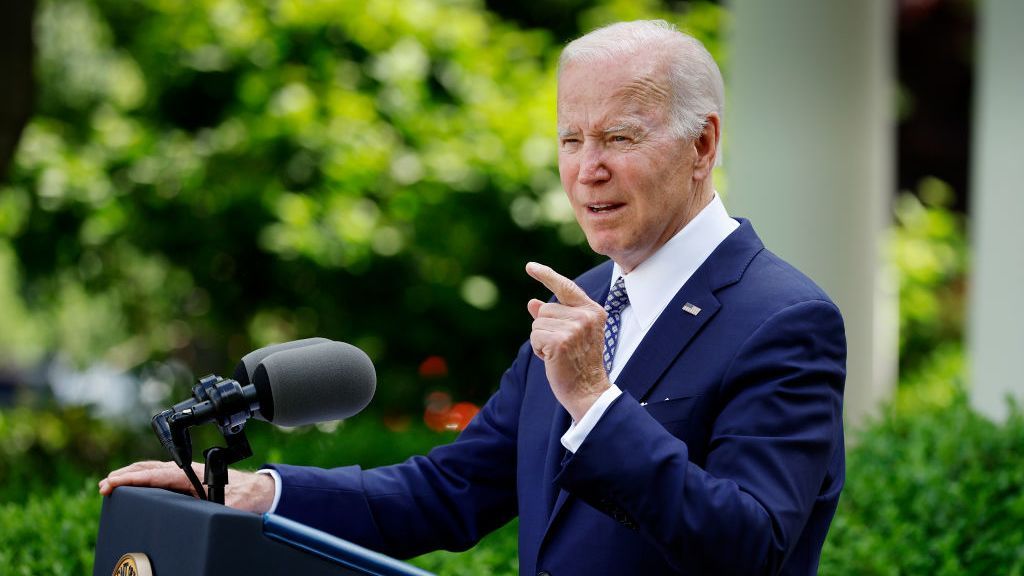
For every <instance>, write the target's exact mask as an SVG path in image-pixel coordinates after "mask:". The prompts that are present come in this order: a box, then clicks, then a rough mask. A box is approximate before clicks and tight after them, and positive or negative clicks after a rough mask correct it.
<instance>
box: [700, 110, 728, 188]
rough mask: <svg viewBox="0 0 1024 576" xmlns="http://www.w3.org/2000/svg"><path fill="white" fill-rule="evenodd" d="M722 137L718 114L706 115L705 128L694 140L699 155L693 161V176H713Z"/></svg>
mask: <svg viewBox="0 0 1024 576" xmlns="http://www.w3.org/2000/svg"><path fill="white" fill-rule="evenodd" d="M721 137H722V121H721V119H720V118H719V117H718V114H716V113H714V112H712V113H710V114H708V115H707V116H706V117H705V122H704V129H703V130H702V131H701V133H700V134H699V135H697V137H696V138H694V140H693V148H694V150H695V151H696V152H697V157H696V158H695V159H694V162H693V177H694V179H695V180H705V179H707V178H710V177H711V169H712V168H714V167H715V158H717V157H718V143H719V142H720V141H721Z"/></svg>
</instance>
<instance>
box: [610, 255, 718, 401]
mask: <svg viewBox="0 0 1024 576" xmlns="http://www.w3.org/2000/svg"><path fill="white" fill-rule="evenodd" d="M684 306H685V307H686V309H685V310H684ZM719 307H721V304H720V303H719V302H718V298H716V297H715V295H714V294H713V293H712V292H711V290H710V289H709V288H708V285H707V278H706V277H705V275H704V274H703V267H702V268H701V269H698V270H697V272H695V273H694V275H693V276H692V277H691V278H690V279H689V280H688V281H687V282H686V284H685V285H683V287H682V288H681V289H680V290H679V292H677V293H676V295H675V297H674V298H672V301H671V302H669V305H668V307H666V308H665V311H664V312H662V313H661V316H659V317H658V319H657V320H655V322H654V325H653V326H651V329H650V330H648V331H647V334H646V335H645V336H644V338H643V340H641V342H640V345H639V346H638V347H637V349H636V351H635V352H634V353H633V356H631V357H630V359H629V362H627V363H626V365H625V366H624V367H623V369H622V372H620V373H619V377H618V378H617V379H616V384H617V385H618V386H619V388H621V389H622V391H623V392H628V393H629V394H630V395H631V396H632V397H633V398H635V399H637V400H645V399H646V396H647V393H648V392H649V391H650V390H651V388H652V387H653V386H654V384H655V383H656V382H657V381H658V379H659V378H661V375H662V374H664V372H665V370H666V369H667V368H668V367H669V365H670V364H671V363H672V361H673V360H675V359H676V357H677V356H679V354H680V353H681V352H682V351H683V349H684V348H686V345H687V344H688V343H689V342H690V340H692V339H693V337H694V336H695V335H696V334H697V333H698V332H699V331H700V329H701V327H702V326H704V324H705V323H707V322H708V321H709V320H711V318H712V317H713V316H714V315H715V313H716V312H718V309H719ZM697 309H699V311H698V312H697V313H696V314H692V313H691V312H688V310H697Z"/></svg>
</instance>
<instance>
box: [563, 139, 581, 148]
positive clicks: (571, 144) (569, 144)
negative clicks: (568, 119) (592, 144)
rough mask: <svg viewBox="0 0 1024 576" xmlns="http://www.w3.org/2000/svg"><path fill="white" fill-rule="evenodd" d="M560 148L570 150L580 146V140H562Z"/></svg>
mask: <svg viewBox="0 0 1024 576" xmlns="http://www.w3.org/2000/svg"><path fill="white" fill-rule="evenodd" d="M561 143H562V148H566V149H569V150H572V149H574V148H577V147H578V146H579V145H580V139H579V138H576V137H568V138H562V140H561Z"/></svg>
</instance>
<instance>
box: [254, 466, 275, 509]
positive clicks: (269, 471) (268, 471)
mask: <svg viewBox="0 0 1024 576" xmlns="http://www.w3.org/2000/svg"><path fill="white" fill-rule="evenodd" d="M256 473H257V474H266V475H267V476H270V477H271V478H273V479H274V501H273V502H271V503H270V509H269V510H267V512H270V513H271V514H273V513H274V510H277V505H278V503H279V502H281V475H280V474H278V473H277V470H274V469H273V468H262V469H260V470H257V471H256Z"/></svg>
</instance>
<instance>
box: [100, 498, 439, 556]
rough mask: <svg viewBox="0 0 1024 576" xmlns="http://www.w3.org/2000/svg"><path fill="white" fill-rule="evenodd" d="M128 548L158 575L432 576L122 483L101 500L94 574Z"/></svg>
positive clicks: (306, 532)
mask: <svg viewBox="0 0 1024 576" xmlns="http://www.w3.org/2000/svg"><path fill="white" fill-rule="evenodd" d="M129 553H134V554H145V556H146V557H147V558H148V560H149V563H150V565H151V568H152V573H153V574H154V575H155V576H173V575H177V574H183V575H188V576H204V575H207V574H209V575H218V576H234V575H245V576H255V575H260V576H262V575H272V574H288V575H291V574H302V575H304V576H319V575H332V576H347V575H373V576H431V575H430V573H429V572H426V571H424V570H420V569H419V568H416V567H414V566H411V565H409V564H406V563H404V562H400V561H398V560H395V559H394V558H390V557H388V556H385V555H383V554H379V553H377V552H373V551H371V550H368V549H366V548H363V547H361V546H357V545H355V544H353V543H351V542H346V541H345V540H342V539H340V538H336V537H334V536H331V535H329V534H326V533H324V532H321V531H319V530H316V529H313V528H310V527H308V526H304V525H302V524H299V523H297V522H294V521H292V520H288V519H287V518H283V517H280V516H277V515H274V514H263V515H262V516H261V515H259V514H253V513H249V512H243V511H240V510H235V509H233V508H227V507H225V506H223V505H221V504H215V503H213V502H207V501H204V500H197V499H195V498H191V497H189V496H184V495H182V494H177V493H174V492H168V491H166V490H161V489H158V488H138V487H132V486H122V487H120V488H118V489H116V490H114V492H113V493H112V494H111V495H110V496H108V497H106V498H105V499H104V502H103V512H102V513H101V515H100V531H99V538H98V539H97V542H96V557H95V563H94V566H93V576H108V575H110V574H111V573H113V572H114V571H115V569H116V567H117V565H118V564H119V560H120V559H121V558H122V557H123V556H124V555H125V554H129ZM123 572H124V573H129V572H131V570H123Z"/></svg>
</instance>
